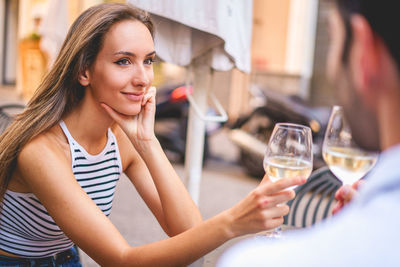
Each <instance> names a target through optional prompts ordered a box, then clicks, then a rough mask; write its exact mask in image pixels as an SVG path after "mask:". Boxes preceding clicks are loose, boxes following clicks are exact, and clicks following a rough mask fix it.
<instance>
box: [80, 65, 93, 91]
mask: <svg viewBox="0 0 400 267" xmlns="http://www.w3.org/2000/svg"><path fill="white" fill-rule="evenodd" d="M78 80H79V83H80V84H81V85H82V86H85V87H86V86H88V85H89V84H90V73H89V69H88V68H85V70H84V71H82V72H81V74H79V78H78Z"/></svg>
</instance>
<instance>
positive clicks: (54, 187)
mask: <svg viewBox="0 0 400 267" xmlns="http://www.w3.org/2000/svg"><path fill="white" fill-rule="evenodd" d="M18 170H19V172H20V173H21V175H22V177H23V178H24V180H25V181H26V183H27V184H28V185H29V187H30V189H31V191H32V192H33V193H34V194H35V195H36V196H37V197H38V198H39V199H40V201H41V202H42V204H43V205H44V206H45V207H46V209H47V210H48V212H49V214H50V215H51V216H52V217H53V219H54V220H55V222H56V223H57V225H58V226H59V227H60V228H61V229H62V230H63V231H64V233H65V234H66V235H67V236H68V237H69V238H70V239H71V240H72V241H74V242H75V243H76V244H77V245H78V246H79V247H80V248H82V249H83V250H84V251H85V252H86V253H87V254H88V255H89V256H90V257H92V258H93V259H94V260H95V261H96V262H98V263H99V264H100V265H102V266H160V265H162V266H184V265H187V264H189V263H190V262H193V261H195V260H196V259H198V258H199V257H201V256H203V255H205V254H206V253H208V252H210V251H211V250H213V249H215V248H216V247H218V246H219V245H221V244H222V243H224V242H225V241H227V240H229V239H231V238H233V237H235V236H238V235H242V234H246V233H251V232H257V231H260V230H264V229H269V228H273V227H275V226H278V225H279V224H281V223H282V220H283V219H282V216H284V215H285V214H286V213H287V212H288V207H287V206H279V207H277V206H276V204H277V203H282V202H285V201H287V200H289V199H290V198H292V197H293V191H283V192H280V191H281V190H282V189H284V188H286V187H287V186H290V185H292V184H299V183H302V182H303V181H301V180H298V179H297V180H296V179H283V180H282V181H279V182H277V183H264V184H263V185H260V186H259V187H258V188H256V189H255V190H254V191H253V192H251V193H250V194H249V195H248V196H247V197H246V198H245V199H244V200H242V201H241V202H240V203H238V204H237V205H235V206H234V207H233V208H231V209H229V210H227V211H225V212H223V213H221V214H219V215H217V216H215V217H213V218H211V219H210V220H207V221H206V222H203V223H201V224H199V225H196V226H194V227H193V228H191V229H189V230H188V231H185V232H183V233H181V234H178V235H176V236H174V237H172V238H169V239H166V240H162V241H158V242H155V243H151V244H148V245H144V246H138V247H131V246H129V244H128V243H127V241H126V240H125V239H124V238H123V237H122V236H121V234H120V233H119V232H118V230H117V229H116V228H115V227H114V225H113V224H112V223H111V222H110V221H109V219H108V218H107V217H106V216H105V215H104V214H103V213H102V212H101V211H100V209H99V208H98V207H97V206H96V205H95V203H94V202H93V201H92V200H91V199H90V198H89V197H88V195H87V194H86V193H85V192H84V191H83V190H82V188H81V187H80V185H79V184H78V183H77V182H76V180H75V178H74V176H73V173H72V171H71V166H70V163H69V162H68V161H66V160H65V153H64V152H63V151H61V149H58V148H57V147H55V146H54V145H53V144H52V143H51V142H50V143H49V142H48V141H47V140H45V139H41V138H40V137H39V138H37V139H35V140H34V141H32V142H31V143H30V144H28V145H27V146H25V147H24V149H23V150H22V151H21V153H20V155H19V157H18ZM194 244H195V245H194Z"/></svg>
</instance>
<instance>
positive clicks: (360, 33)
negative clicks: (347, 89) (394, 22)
mask: <svg viewBox="0 0 400 267" xmlns="http://www.w3.org/2000/svg"><path fill="white" fill-rule="evenodd" d="M351 28H352V35H353V40H352V44H351V52H350V65H351V67H352V70H353V71H352V75H353V82H354V85H355V87H356V89H357V90H362V91H364V90H371V89H375V88H376V86H377V82H378V79H379V77H380V74H379V72H380V65H381V60H380V48H381V47H380V44H379V42H381V40H380V39H379V38H378V36H377V35H376V34H375V33H374V31H373V30H372V28H371V26H370V24H369V23H368V21H367V20H366V19H365V18H364V17H363V16H361V15H353V16H352V18H351Z"/></svg>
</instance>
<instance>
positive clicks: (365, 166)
mask: <svg viewBox="0 0 400 267" xmlns="http://www.w3.org/2000/svg"><path fill="white" fill-rule="evenodd" d="M322 154H323V157H324V160H325V162H326V164H328V166H329V169H330V170H331V171H332V173H333V174H334V175H335V176H336V177H337V178H338V179H339V180H341V181H342V182H343V184H344V185H345V184H349V185H352V184H353V183H354V182H356V181H357V180H359V179H361V178H362V177H364V176H365V174H367V172H369V171H370V170H371V169H372V167H373V166H374V165H375V163H376V160H377V157H378V154H377V153H375V152H368V151H364V150H362V149H361V148H359V147H358V146H357V145H356V144H355V143H354V141H353V139H352V135H351V130H350V126H349V124H348V122H347V121H346V119H345V117H344V112H343V109H342V108H341V107H340V106H334V107H333V109H332V113H331V116H330V118H329V123H328V127H327V129H326V133H325V139H324V143H323V146H322Z"/></svg>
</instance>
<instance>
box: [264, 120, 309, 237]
mask: <svg viewBox="0 0 400 267" xmlns="http://www.w3.org/2000/svg"><path fill="white" fill-rule="evenodd" d="M312 166H313V148H312V135H311V129H310V128H309V127H307V126H303V125H299V124H294V123H277V124H276V125H275V127H274V130H273V131H272V134H271V137H270V139H269V142H268V147H267V150H266V152H265V156H264V170H265V172H266V174H267V175H268V177H269V179H270V180H271V181H272V182H275V181H277V180H279V179H285V178H292V177H304V178H308V177H309V176H310V174H311V171H312ZM280 235H281V230H280V228H277V229H275V232H274V233H272V236H275V237H279V236H280Z"/></svg>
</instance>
